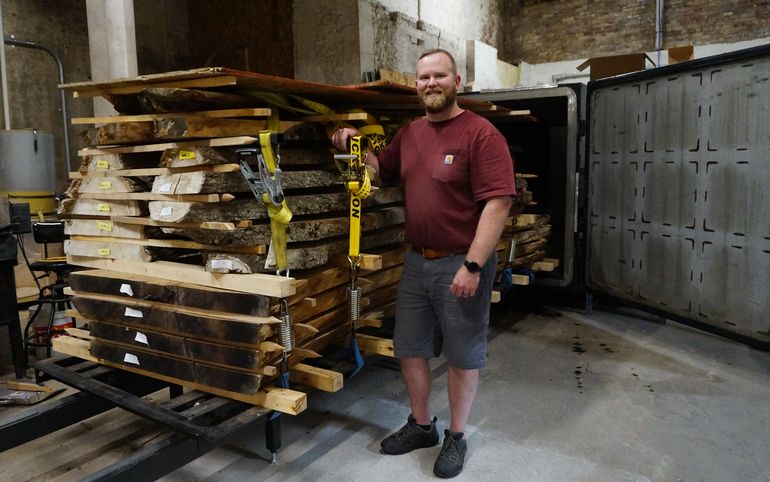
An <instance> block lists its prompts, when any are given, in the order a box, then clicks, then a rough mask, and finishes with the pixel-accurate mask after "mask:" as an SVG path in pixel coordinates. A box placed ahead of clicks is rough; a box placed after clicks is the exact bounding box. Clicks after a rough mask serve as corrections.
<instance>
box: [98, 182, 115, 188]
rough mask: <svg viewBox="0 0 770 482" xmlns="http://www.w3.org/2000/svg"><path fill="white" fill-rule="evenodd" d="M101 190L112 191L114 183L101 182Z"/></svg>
mask: <svg viewBox="0 0 770 482" xmlns="http://www.w3.org/2000/svg"><path fill="white" fill-rule="evenodd" d="M99 189H112V181H101V182H100V183H99Z"/></svg>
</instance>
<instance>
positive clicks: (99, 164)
mask: <svg viewBox="0 0 770 482" xmlns="http://www.w3.org/2000/svg"><path fill="white" fill-rule="evenodd" d="M96 168H97V169H109V168H110V163H109V161H107V160H105V159H99V160H98V161H96Z"/></svg>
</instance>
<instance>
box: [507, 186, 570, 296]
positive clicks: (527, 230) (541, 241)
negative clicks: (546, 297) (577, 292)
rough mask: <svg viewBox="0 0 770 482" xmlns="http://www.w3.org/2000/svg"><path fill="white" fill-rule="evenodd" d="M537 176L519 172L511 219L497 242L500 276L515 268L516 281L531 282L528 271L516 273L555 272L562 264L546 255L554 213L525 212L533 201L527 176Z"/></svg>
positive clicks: (521, 282)
mask: <svg viewBox="0 0 770 482" xmlns="http://www.w3.org/2000/svg"><path fill="white" fill-rule="evenodd" d="M532 177H536V176H534V175H532V174H521V173H517V174H516V192H517V195H516V197H515V198H514V199H513V204H512V206H511V211H510V217H509V218H508V220H507V223H506V226H505V229H504V230H503V234H502V236H501V237H500V241H499V242H498V243H497V246H496V250H497V257H498V266H497V269H498V272H497V278H498V279H499V277H500V275H501V273H502V271H503V270H504V269H506V268H510V269H512V270H513V272H514V274H513V277H512V280H511V281H512V284H515V285H528V284H530V281H531V279H530V276H529V275H528V274H521V273H519V274H516V272H524V273H526V272H537V271H553V270H554V269H555V268H557V267H558V266H559V260H558V259H553V258H546V256H547V249H548V245H549V241H548V240H549V237H550V235H551V224H550V216H548V215H545V214H542V215H541V214H524V211H525V210H526V209H527V207H528V206H531V205H533V204H535V203H533V202H532V192H530V191H529V190H528V185H527V179H528V178H532ZM493 301H499V293H496V294H493Z"/></svg>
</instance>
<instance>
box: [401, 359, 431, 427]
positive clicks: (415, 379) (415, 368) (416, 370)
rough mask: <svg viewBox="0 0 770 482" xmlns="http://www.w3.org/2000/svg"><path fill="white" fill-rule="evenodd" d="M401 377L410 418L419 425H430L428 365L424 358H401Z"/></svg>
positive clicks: (429, 378) (429, 376)
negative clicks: (404, 384)
mask: <svg viewBox="0 0 770 482" xmlns="http://www.w3.org/2000/svg"><path fill="white" fill-rule="evenodd" d="M401 376H403V377H404V382H405V383H406V391H407V393H408V394H409V402H410V403H411V405H412V417H414V419H415V420H416V421H417V423H418V424H419V425H430V423H431V418H430V407H429V401H430V384H431V375H430V365H429V364H428V360H426V359H425V358H401Z"/></svg>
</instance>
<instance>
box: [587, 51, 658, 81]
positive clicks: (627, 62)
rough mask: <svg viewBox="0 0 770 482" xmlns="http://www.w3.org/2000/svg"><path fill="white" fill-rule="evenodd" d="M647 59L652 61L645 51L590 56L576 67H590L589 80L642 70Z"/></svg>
mask: <svg viewBox="0 0 770 482" xmlns="http://www.w3.org/2000/svg"><path fill="white" fill-rule="evenodd" d="M647 60H649V61H650V62H652V59H651V58H649V57H648V56H647V54H645V53H638V54H625V55H608V56H606V57H591V58H590V59H588V60H586V61H585V62H583V63H582V64H580V65H578V67H577V69H578V70H579V71H581V72H582V71H584V70H585V69H587V68H588V67H591V80H597V79H603V78H605V77H611V76H613V75H620V74H626V73H628V72H636V71H638V70H644V67H645V62H646V61H647ZM653 65H654V62H653Z"/></svg>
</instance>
